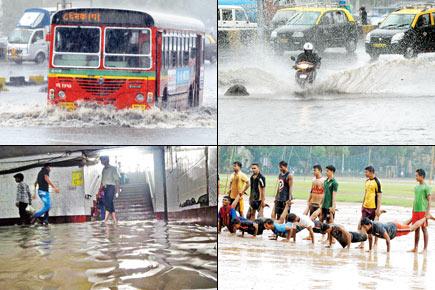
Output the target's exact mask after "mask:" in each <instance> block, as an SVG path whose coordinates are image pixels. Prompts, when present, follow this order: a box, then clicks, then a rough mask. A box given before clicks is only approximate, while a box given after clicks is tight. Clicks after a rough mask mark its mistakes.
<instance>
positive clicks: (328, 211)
mask: <svg viewBox="0 0 435 290" xmlns="http://www.w3.org/2000/svg"><path fill="white" fill-rule="evenodd" d="M334 174H335V167H334V166H333V165H328V166H326V177H327V179H326V180H325V182H324V183H323V188H324V197H323V202H322V205H321V208H322V214H321V218H320V221H321V222H323V221H325V220H326V222H327V223H329V224H332V223H334V217H335V198H336V195H337V191H338V183H337V181H336V180H335V177H334Z"/></svg>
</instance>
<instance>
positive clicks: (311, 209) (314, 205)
mask: <svg viewBox="0 0 435 290" xmlns="http://www.w3.org/2000/svg"><path fill="white" fill-rule="evenodd" d="M318 209H319V205H317V204H311V205H310V216H311V215H312V214H313V213H314V212H315V211H316V210H318Z"/></svg>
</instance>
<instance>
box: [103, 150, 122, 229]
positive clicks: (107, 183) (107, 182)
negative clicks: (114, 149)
mask: <svg viewBox="0 0 435 290" xmlns="http://www.w3.org/2000/svg"><path fill="white" fill-rule="evenodd" d="M100 161H101V164H103V166H104V168H103V172H102V174H101V187H100V188H101V189H102V190H103V191H104V207H105V209H106V216H105V219H104V223H106V222H107V221H108V220H109V217H110V216H112V219H113V222H114V223H115V224H116V223H118V220H117V219H116V214H115V206H114V204H113V199H114V198H115V196H116V197H118V193H119V189H120V187H119V184H120V180H121V178H120V176H119V173H118V169H117V168H116V167H115V166H112V165H110V160H109V156H101V157H100Z"/></svg>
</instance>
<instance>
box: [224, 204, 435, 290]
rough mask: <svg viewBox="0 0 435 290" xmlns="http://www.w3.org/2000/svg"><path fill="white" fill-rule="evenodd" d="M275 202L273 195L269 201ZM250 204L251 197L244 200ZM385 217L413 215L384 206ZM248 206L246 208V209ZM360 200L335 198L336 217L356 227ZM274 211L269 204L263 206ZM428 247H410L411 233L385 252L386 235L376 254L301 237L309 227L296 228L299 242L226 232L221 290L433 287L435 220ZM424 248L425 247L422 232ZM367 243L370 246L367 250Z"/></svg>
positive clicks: (295, 209)
mask: <svg viewBox="0 0 435 290" xmlns="http://www.w3.org/2000/svg"><path fill="white" fill-rule="evenodd" d="M268 203H269V204H272V200H268ZM245 205H247V200H245ZM305 205H306V201H302V200H297V201H296V205H294V206H293V207H292V212H294V213H302V212H303V210H304V207H305ZM383 208H384V209H385V210H386V211H387V213H385V214H383V215H382V216H381V219H380V220H381V221H382V222H389V221H395V220H397V221H403V220H405V219H407V218H409V217H410V216H411V209H410V208H402V207H393V206H385V207H383ZM246 209H247V208H246ZM360 209H361V205H360V204H355V203H352V204H351V203H337V210H338V211H337V214H336V222H337V223H338V224H341V225H344V226H345V228H346V229H348V230H353V231H355V230H356V228H357V223H358V220H359V217H360ZM265 216H266V217H268V216H270V209H267V210H265ZM428 229H429V246H428V252H427V253H426V254H413V253H409V252H407V250H409V249H411V248H412V247H413V244H414V234H413V233H410V234H409V235H405V236H402V237H399V238H395V239H393V240H392V242H391V252H390V254H387V252H386V245H385V241H384V240H379V244H378V247H377V249H376V250H375V251H373V252H372V253H368V252H365V251H364V250H360V249H356V248H355V247H356V246H357V245H356V244H353V245H352V246H351V249H350V250H347V249H342V248H341V246H340V245H339V244H338V243H337V244H335V245H333V247H332V248H331V249H328V248H325V244H322V243H318V241H317V240H318V239H320V238H321V235H319V234H315V238H316V239H317V240H316V244H315V245H314V246H312V245H311V243H310V242H308V241H304V240H302V239H303V238H304V237H306V236H308V232H307V231H306V230H304V231H302V232H300V233H298V235H297V239H296V243H291V242H290V243H287V242H283V241H282V239H281V240H278V241H270V240H268V236H269V235H270V234H272V232H271V231H265V232H264V233H263V236H260V237H257V238H252V236H250V235H246V236H245V238H241V237H240V233H238V234H237V236H234V235H231V234H230V233H229V232H228V231H225V232H222V234H220V235H219V237H218V242H219V263H218V266H219V289H241V288H243V289H268V290H272V289H393V288H395V289H430V288H432V287H433V285H434V283H435V276H434V275H433V273H435V272H434V271H435V240H434V239H435V224H434V223H430V224H429V228H428ZM420 236H421V237H420V249H422V247H423V241H422V234H420ZM367 249H368V245H366V250H367Z"/></svg>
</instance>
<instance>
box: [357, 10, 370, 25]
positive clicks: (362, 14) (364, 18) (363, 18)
mask: <svg viewBox="0 0 435 290" xmlns="http://www.w3.org/2000/svg"><path fill="white" fill-rule="evenodd" d="M359 15H360V18H361V24H362V25H367V24H369V23H368V21H367V11H366V8H365V7H364V6H361V8H360V9H359Z"/></svg>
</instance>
